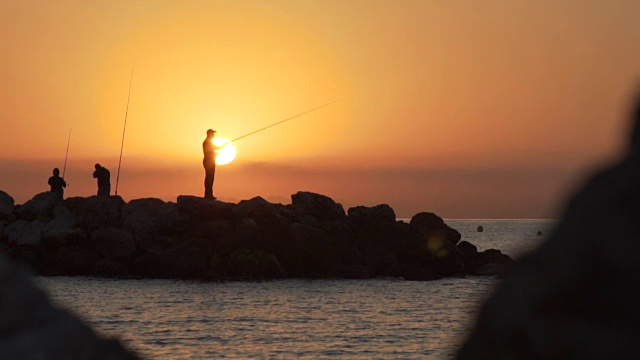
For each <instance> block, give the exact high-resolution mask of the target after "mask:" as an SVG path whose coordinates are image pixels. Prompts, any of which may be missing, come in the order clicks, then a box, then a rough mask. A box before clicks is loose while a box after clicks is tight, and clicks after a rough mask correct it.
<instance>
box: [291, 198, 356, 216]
mask: <svg viewBox="0 0 640 360" xmlns="http://www.w3.org/2000/svg"><path fill="white" fill-rule="evenodd" d="M291 212H292V213H293V215H294V216H295V217H296V219H303V218H304V217H305V216H312V217H314V218H315V219H316V220H318V221H330V220H337V221H341V220H344V219H345V218H346V215H345V213H344V208H343V207H342V205H341V204H338V203H336V202H335V201H333V199H331V198H330V197H327V196H324V195H320V194H315V193H311V192H307V191H298V192H297V193H295V194H293V195H291Z"/></svg>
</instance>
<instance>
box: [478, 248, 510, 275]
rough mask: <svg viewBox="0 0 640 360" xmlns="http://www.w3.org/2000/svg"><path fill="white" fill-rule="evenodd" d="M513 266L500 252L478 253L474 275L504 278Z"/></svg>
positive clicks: (490, 250)
mask: <svg viewBox="0 0 640 360" xmlns="http://www.w3.org/2000/svg"><path fill="white" fill-rule="evenodd" d="M511 266H513V260H512V259H511V258H510V257H509V256H508V255H506V254H503V253H502V252H501V251H500V250H496V249H488V250H485V251H483V252H479V253H478V255H477V258H476V275H485V276H490V275H496V276H504V275H506V274H507V272H508V271H509V270H510V269H511Z"/></svg>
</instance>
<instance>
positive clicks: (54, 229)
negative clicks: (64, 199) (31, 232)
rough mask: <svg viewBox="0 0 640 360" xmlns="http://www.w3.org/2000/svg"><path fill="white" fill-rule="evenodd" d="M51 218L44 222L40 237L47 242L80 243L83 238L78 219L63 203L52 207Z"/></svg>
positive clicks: (60, 243) (56, 243)
mask: <svg viewBox="0 0 640 360" xmlns="http://www.w3.org/2000/svg"><path fill="white" fill-rule="evenodd" d="M52 213H53V220H51V221H49V222H47V223H46V225H45V226H44V229H43V230H42V239H43V240H44V242H45V243H47V244H54V245H65V244H70V243H74V242H77V243H80V242H82V240H83V239H84V231H82V229H81V228H79V226H80V221H79V219H78V218H77V217H76V216H75V215H74V214H73V213H72V212H71V211H70V210H69V209H68V208H67V207H66V206H64V205H61V204H58V205H56V207H54V209H53V212H52Z"/></svg>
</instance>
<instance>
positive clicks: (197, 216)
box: [177, 195, 235, 221]
mask: <svg viewBox="0 0 640 360" xmlns="http://www.w3.org/2000/svg"><path fill="white" fill-rule="evenodd" d="M177 204H178V209H180V211H182V212H184V213H187V214H189V216H190V217H191V219H193V220H197V221H210V220H231V219H233V208H234V207H235V204H232V203H225V202H222V201H217V200H213V199H204V198H201V197H197V196H188V195H180V196H178V200H177Z"/></svg>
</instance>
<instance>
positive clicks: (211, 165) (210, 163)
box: [202, 129, 216, 200]
mask: <svg viewBox="0 0 640 360" xmlns="http://www.w3.org/2000/svg"><path fill="white" fill-rule="evenodd" d="M215 133H216V131H215V130H211V129H209V130H207V138H206V139H204V142H203V143H202V152H203V153H204V159H203V160H202V166H204V198H205V199H214V200H215V199H216V198H215V197H214V196H213V180H214V177H215V176H216V151H215V146H214V145H213V136H214V135H215Z"/></svg>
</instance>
